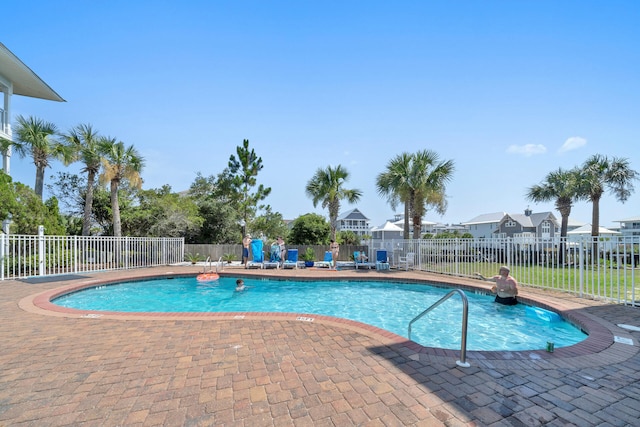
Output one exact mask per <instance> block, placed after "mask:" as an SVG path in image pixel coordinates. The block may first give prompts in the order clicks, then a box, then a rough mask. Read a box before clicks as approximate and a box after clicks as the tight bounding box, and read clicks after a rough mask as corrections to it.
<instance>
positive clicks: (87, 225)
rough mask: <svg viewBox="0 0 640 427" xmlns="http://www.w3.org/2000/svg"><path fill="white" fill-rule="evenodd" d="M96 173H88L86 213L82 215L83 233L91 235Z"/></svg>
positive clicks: (85, 198)
mask: <svg viewBox="0 0 640 427" xmlns="http://www.w3.org/2000/svg"><path fill="white" fill-rule="evenodd" d="M95 176H96V173H95V172H94V171H89V174H88V175H87V193H86V194H85V197H84V215H83V216H82V235H83V236H90V235H91V211H92V206H93V181H94V179H95Z"/></svg>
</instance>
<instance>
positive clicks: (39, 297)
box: [18, 270, 638, 366]
mask: <svg viewBox="0 0 640 427" xmlns="http://www.w3.org/2000/svg"><path fill="white" fill-rule="evenodd" d="M260 273H261V272H251V271H250V270H237V271H229V272H220V276H233V277H256V276H257V277H264V278H267V277H268V278H273V279H281V280H291V279H295V280H319V279H320V278H319V277H318V276H307V277H303V276H300V275H295V276H291V275H289V274H279V273H277V272H275V273H271V274H269V275H264V274H260ZM196 275H197V273H196V272H193V271H189V272H177V271H164V272H143V273H142V274H138V273H133V271H132V272H131V274H130V275H127V274H126V272H124V273H123V272H120V275H119V276H118V277H108V273H105V276H104V277H95V276H93V277H87V279H86V280H81V281H79V282H77V283H74V284H66V285H63V286H58V287H55V288H52V289H49V290H46V291H43V292H39V293H36V294H33V295H29V296H27V297H25V298H23V299H21V300H20V301H19V303H18V305H19V307H20V308H21V309H22V310H24V311H26V312H30V313H34V314H41V315H48V316H58V317H70V318H86V319H119V320H172V321H175V320H185V321H188V320H200V321H202V320H211V321H242V320H262V321H302V322H309V323H317V324H327V325H332V326H338V327H341V328H345V329H348V330H351V331H355V332H358V333H361V334H364V335H366V336H369V337H373V338H376V339H377V340H379V341H380V342H381V343H382V344H383V345H386V346H392V347H394V349H396V350H399V351H402V352H405V353H407V354H408V355H409V356H410V357H412V358H414V359H418V360H425V359H427V360H428V359H432V360H434V361H435V360H440V359H441V358H448V359H451V358H460V357H461V351H460V350H451V349H441V348H434V347H425V346H422V345H420V344H418V343H415V342H413V341H410V340H408V339H407V338H405V337H402V336H400V335H397V334H395V333H392V332H389V331H387V330H384V329H381V328H378V327H376V326H372V325H368V324H365V323H361V322H357V321H353V320H348V319H342V318H338V317H332V316H323V315H316V314H305V313H260V312H227V313H211V312H203V313H193V312H188V313H157V312H150V313H128V312H103V311H89V310H77V309H71V308H65V307H61V306H58V305H55V304H53V303H51V300H53V299H55V298H56V297H59V296H61V295H64V294H67V293H70V292H75V291H79V290H82V289H85V288H91V287H95V286H101V285H109V284H115V283H119V282H124V281H139V280H149V279H161V278H168V277H195V276H196ZM321 279H323V280H367V281H390V280H391V281H402V282H406V283H425V284H430V285H435V286H442V287H447V288H451V287H452V286H455V287H458V288H461V289H463V290H467V291H470V292H478V293H485V294H487V293H488V286H486V284H484V283H483V282H479V281H476V280H471V279H466V278H460V277H453V276H442V275H435V274H421V275H420V276H419V277H399V276H398V277H390V276H389V275H387V274H384V273H376V274H375V275H367V277H366V278H360V277H354V276H353V275H349V274H340V272H339V271H338V272H337V273H336V274H334V275H332V276H331V277H327V276H323V277H322V278H321ZM474 282H477V283H474ZM518 299H519V300H520V301H521V302H523V303H525V304H529V305H533V306H538V307H541V308H545V309H547V310H551V311H554V312H557V313H558V314H560V315H561V316H562V317H563V318H564V319H565V320H567V321H569V322H571V323H573V324H574V325H575V326H577V327H580V328H581V329H582V330H583V331H585V332H586V333H587V334H588V336H587V338H586V339H585V340H583V341H581V342H580V343H577V344H574V345H572V346H568V347H562V348H556V349H555V351H554V352H552V353H550V352H547V351H544V350H521V351H477V350H468V351H467V352H466V359H468V360H474V361H475V362H477V363H483V364H489V365H491V366H496V365H495V363H496V362H498V363H499V362H500V361H508V362H509V363H513V362H516V361H538V362H542V363H544V362H550V363H555V364H558V363H560V364H561V363H563V362H566V363H569V364H570V365H571V366H575V365H576V364H579V365H582V366H589V365H591V364H592V363H594V364H595V363H597V359H598V357H597V355H598V354H599V353H602V352H605V351H607V352H609V353H610V354H608V357H611V356H613V357H615V358H618V359H620V360H624V359H627V358H628V357H630V354H631V353H634V354H635V352H637V351H638V347H637V346H635V345H631V346H628V345H627V346H625V345H624V344H618V343H617V342H616V337H617V336H618V335H625V333H624V331H623V330H622V329H621V328H618V327H617V326H616V325H613V324H611V323H609V322H607V321H605V320H604V319H600V318H597V317H595V316H591V315H588V313H583V312H581V309H583V308H585V307H586V306H587V305H585V304H580V303H576V302H575V301H569V300H567V299H560V300H558V299H557V298H554V295H552V294H550V293H543V292H539V290H538V292H535V290H533V289H529V288H526V289H521V292H520V295H519V296H518Z"/></svg>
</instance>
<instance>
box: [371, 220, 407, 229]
mask: <svg viewBox="0 0 640 427" xmlns="http://www.w3.org/2000/svg"><path fill="white" fill-rule="evenodd" d="M371 231H404V229H403V228H402V227H398V226H397V225H395V224H394V223H393V222H391V221H387V222H385V223H384V224H382V225H380V226H378V227H373V228H372V229H371Z"/></svg>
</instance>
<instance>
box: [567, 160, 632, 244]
mask: <svg viewBox="0 0 640 427" xmlns="http://www.w3.org/2000/svg"><path fill="white" fill-rule="evenodd" d="M637 179H638V172H636V171H635V170H633V169H631V168H630V166H629V161H628V160H627V159H624V158H616V157H613V158H612V159H609V158H608V157H606V156H602V155H599V154H595V155H593V156H591V157H590V158H588V159H587V160H586V161H585V162H584V164H583V165H582V168H581V169H580V182H579V186H580V188H579V193H580V197H581V198H583V199H586V200H588V201H590V202H591V203H592V214H591V236H592V237H597V236H598V235H599V234H600V233H599V230H600V199H601V198H602V195H603V194H604V192H605V191H606V190H609V191H610V192H612V193H613V194H614V196H615V197H616V199H617V200H618V201H620V202H622V203H624V202H626V201H627V199H628V198H629V196H630V195H631V194H632V193H633V189H634V188H633V181H635V180H637Z"/></svg>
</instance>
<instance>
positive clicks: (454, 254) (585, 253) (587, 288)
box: [369, 236, 640, 306]
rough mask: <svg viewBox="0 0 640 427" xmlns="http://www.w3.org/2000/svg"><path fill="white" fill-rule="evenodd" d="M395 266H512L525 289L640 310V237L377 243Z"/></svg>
mask: <svg viewBox="0 0 640 427" xmlns="http://www.w3.org/2000/svg"><path fill="white" fill-rule="evenodd" d="M378 249H385V250H386V251H387V254H388V256H389V261H390V263H391V265H393V266H395V267H396V268H402V269H404V268H409V269H416V270H421V271H428V272H433V273H441V274H448V275H455V276H463V277H465V276H466V277H475V276H476V273H481V274H482V275H484V276H487V277H491V276H494V275H496V274H498V269H499V267H500V266H501V265H507V266H509V267H510V269H511V274H512V275H513V276H514V277H515V278H516V280H518V282H519V283H520V284H521V285H524V286H532V287H539V288H545V289H554V290H559V291H563V292H569V293H572V294H574V295H577V296H580V297H584V298H594V299H603V300H608V301H611V302H616V303H622V304H626V305H633V306H640V289H638V287H636V285H637V284H638V282H640V262H639V257H640V236H633V237H606V238H604V237H598V238H592V237H590V236H589V237H584V238H575V237H572V238H570V239H563V240H555V241H551V240H549V239H536V238H504V239H419V240H373V241H372V244H371V246H370V252H371V253H370V254H369V259H375V256H376V254H375V251H376V250H378Z"/></svg>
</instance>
